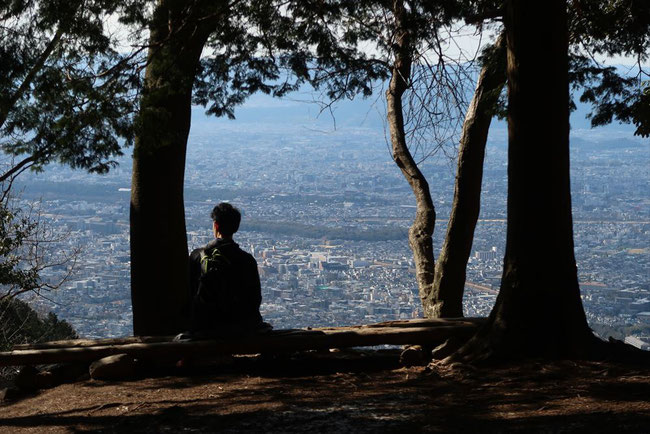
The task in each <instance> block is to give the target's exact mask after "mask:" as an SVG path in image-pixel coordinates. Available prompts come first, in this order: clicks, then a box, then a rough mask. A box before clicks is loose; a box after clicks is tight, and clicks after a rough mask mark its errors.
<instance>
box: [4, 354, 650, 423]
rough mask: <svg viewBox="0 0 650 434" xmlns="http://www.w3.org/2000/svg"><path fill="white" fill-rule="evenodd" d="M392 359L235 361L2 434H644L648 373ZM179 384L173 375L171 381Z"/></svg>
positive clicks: (64, 393) (166, 376)
mask: <svg viewBox="0 0 650 434" xmlns="http://www.w3.org/2000/svg"><path fill="white" fill-rule="evenodd" d="M395 362H396V358H395V356H394V354H393V355H390V354H386V353H378V352H374V353H372V352H371V353H361V354H360V353H357V354H355V355H350V354H347V355H345V354H344V353H330V354H316V353H312V354H307V355H302V356H294V357H291V358H281V359H277V358H276V359H270V358H260V357H256V358H237V359H236V361H235V362H232V361H230V362H223V363H222V364H221V365H219V366H212V367H209V368H205V367H204V368H202V369H198V368H195V369H193V370H192V371H188V370H186V371H184V372H179V371H175V372H172V371H167V372H163V373H160V374H159V375H158V376H156V377H153V378H143V379H138V380H132V381H125V382H117V383H103V382H97V381H92V380H86V381H83V382H80V383H76V384H67V385H62V386H58V387H56V388H53V389H50V390H45V391H42V392H41V393H40V394H38V395H35V396H31V397H28V398H26V399H23V400H21V401H18V402H13V403H4V404H1V405H0V429H2V431H3V432H38V433H42V432H88V431H93V432H107V433H111V432H215V431H219V432H337V433H338V432H420V431H424V432H545V433H549V432H550V433H555V432H592V433H597V432H613V431H615V432H647V427H648V426H649V425H648V423H649V422H650V402H648V400H647V397H648V396H650V372H649V371H648V369H647V368H641V367H635V366H624V365H616V364H611V363H594V362H554V363H541V362H536V361H529V362H526V363H521V364H520V365H512V366H506V367H500V368H482V369H474V368H470V367H466V366H461V365H457V366H454V367H452V368H449V367H440V366H438V367H432V368H424V367H411V368H400V367H398V366H396V364H395ZM172 374H174V375H172Z"/></svg>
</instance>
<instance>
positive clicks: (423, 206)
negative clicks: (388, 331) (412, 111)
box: [386, 0, 436, 318]
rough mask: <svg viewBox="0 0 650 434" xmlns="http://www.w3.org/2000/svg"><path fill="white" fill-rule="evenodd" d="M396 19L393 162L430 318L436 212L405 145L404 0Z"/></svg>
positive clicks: (408, 48)
mask: <svg viewBox="0 0 650 434" xmlns="http://www.w3.org/2000/svg"><path fill="white" fill-rule="evenodd" d="M393 14H394V17H395V43H394V63H393V65H392V68H391V80H390V83H389V85H388V90H387V91H386V105H387V118H388V127H389V129H390V140H391V145H392V150H393V159H394V160H395V163H396V164H397V166H398V167H399V168H400V170H401V171H402V174H403V175H404V177H405V178H406V180H407V181H408V183H409V185H410V186H411V189H412V190H413V194H414V195H415V202H416V206H417V208H416V213H415V220H414V221H413V224H412V225H411V227H410V229H409V245H410V246H411V250H412V251H413V260H414V262H415V272H416V280H417V284H418V290H419V294H420V300H421V301H422V307H423V309H424V316H425V317H427V318H428V317H431V316H432V314H433V312H432V304H431V293H432V285H433V275H434V269H435V262H434V256H433V241H432V239H431V237H432V235H433V230H434V227H435V221H436V212H435V208H434V206H433V200H432V199H431V193H430V192H429V184H428V182H427V180H426V179H425V177H424V175H423V174H422V172H421V171H420V169H419V168H418V166H417V164H416V163H415V160H414V159H413V156H412V155H411V153H410V151H409V149H408V145H407V143H406V134H405V132H404V113H403V108H402V96H403V95H404V92H405V91H406V89H407V88H408V86H409V83H408V81H409V79H410V76H411V63H412V43H413V42H412V40H411V35H410V32H409V29H408V22H407V11H406V10H405V8H404V3H403V1H401V0H395V1H393Z"/></svg>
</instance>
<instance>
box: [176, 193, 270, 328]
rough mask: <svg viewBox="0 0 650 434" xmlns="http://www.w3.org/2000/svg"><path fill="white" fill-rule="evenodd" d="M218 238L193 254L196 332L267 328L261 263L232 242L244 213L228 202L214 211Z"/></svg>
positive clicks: (191, 296)
mask: <svg viewBox="0 0 650 434" xmlns="http://www.w3.org/2000/svg"><path fill="white" fill-rule="evenodd" d="M212 219H213V231H214V235H215V239H214V240H212V241H211V242H210V243H208V244H207V245H206V246H205V247H203V248H201V249H196V250H194V251H193V252H192V253H191V255H190V258H189V259H190V300H191V306H192V307H191V329H192V332H193V333H213V332H217V333H224V334H232V333H238V332H246V331H250V330H255V329H258V328H260V327H262V326H263V325H264V323H263V321H262V316H261V315H260V312H259V308H260V304H261V302H262V292H261V286H260V278H259V274H258V271H257V262H256V261H255V258H253V256H252V255H250V254H249V253H246V252H244V251H243V250H242V249H240V248H239V246H238V245H237V243H235V242H234V241H233V239H232V235H233V234H234V233H235V232H237V230H238V228H239V222H240V220H241V214H240V213H239V211H238V210H237V209H236V208H234V207H233V206H232V205H230V204H228V203H220V204H219V205H217V206H216V207H215V208H214V209H213V210H212Z"/></svg>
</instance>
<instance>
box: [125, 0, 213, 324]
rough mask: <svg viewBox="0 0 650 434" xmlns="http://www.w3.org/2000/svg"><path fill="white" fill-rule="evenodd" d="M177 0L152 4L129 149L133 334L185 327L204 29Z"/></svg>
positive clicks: (205, 37)
mask: <svg viewBox="0 0 650 434" xmlns="http://www.w3.org/2000/svg"><path fill="white" fill-rule="evenodd" d="M178 3H179V2H167V1H164V0H163V1H161V2H159V4H158V5H157V6H156V11H155V15H154V21H153V23H152V26H151V47H150V49H149V54H148V65H147V70H146V74H145V85H144V89H143V93H142V98H141V106H140V114H139V117H138V121H139V125H138V127H139V132H138V134H137V137H136V140H135V148H134V150H133V178H132V189H131V218H130V220H131V300H132V304H133V332H134V334H135V335H168V334H173V333H176V332H179V331H181V330H182V329H183V328H184V327H185V320H184V315H183V308H184V307H185V305H186V303H187V300H186V299H187V294H188V288H187V285H188V281H189V277H188V262H187V261H188V256H187V238H186V231H185V211H184V202H183V182H184V174H185V173H184V172H185V152H186V147H187V137H188V134H189V130H190V117H191V95H192V85H193V82H194V77H195V74H196V68H197V65H198V61H199V59H200V55H201V51H202V49H203V45H204V44H205V41H206V39H207V36H208V34H207V33H206V32H201V31H200V29H197V26H196V25H192V24H191V22H188V21H189V19H188V14H187V13H185V15H183V14H182V13H181V12H179V10H180V9H181V6H182V5H179V4H178ZM170 5H171V6H170ZM177 9H178V10H177Z"/></svg>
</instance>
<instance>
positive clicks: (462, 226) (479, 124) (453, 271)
mask: <svg viewBox="0 0 650 434" xmlns="http://www.w3.org/2000/svg"><path fill="white" fill-rule="evenodd" d="M505 82H506V47H505V37H504V36H503V35H502V36H500V37H499V38H498V39H497V41H496V43H495V45H494V49H493V50H492V51H491V52H490V56H489V57H487V58H486V59H485V63H484V65H483V67H482V68H481V72H480V74H479V77H478V81H477V83H476V90H475V91H474V97H473V98H472V101H471V103H470V105H469V107H468V109H467V114H466V115H465V121H464V123H463V131H462V133H461V138H460V146H459V151H458V169H457V172H456V184H455V189H454V199H453V203H452V207H451V215H450V216H449V223H448V225H447V235H446V237H445V241H444V243H443V245H442V250H441V252H440V256H439V257H438V262H437V263H436V271H435V276H434V280H433V293H432V300H431V302H432V314H431V315H432V316H433V317H440V318H453V317H461V316H463V291H464V288H465V277H466V268H467V260H468V259H469V255H470V253H471V250H472V241H473V239H474V229H475V228H476V222H477V221H478V216H479V211H480V208H481V182H482V180H483V161H484V158H485V144H486V142H487V136H488V132H489V129H490V122H491V120H492V116H493V114H494V107H495V105H496V103H497V101H498V99H499V95H500V94H501V90H502V89H503V86H504V85H505Z"/></svg>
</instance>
